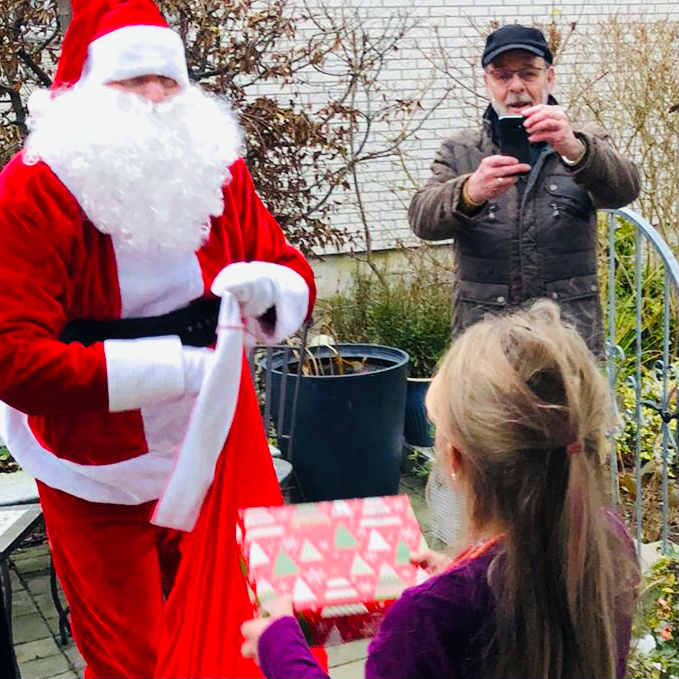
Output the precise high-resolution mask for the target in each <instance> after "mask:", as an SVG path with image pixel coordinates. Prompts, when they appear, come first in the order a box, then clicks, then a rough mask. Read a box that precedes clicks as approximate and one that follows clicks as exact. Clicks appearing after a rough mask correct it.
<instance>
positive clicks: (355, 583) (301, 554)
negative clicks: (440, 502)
mask: <svg viewBox="0 0 679 679" xmlns="http://www.w3.org/2000/svg"><path fill="white" fill-rule="evenodd" d="M237 530H238V541H239V544H240V547H241V555H242V559H243V568H244V572H245V574H246V577H247V580H248V583H249V586H250V588H251V594H252V597H253V601H255V602H256V603H257V604H258V605H261V606H264V607H265V608H266V602H267V601H269V600H271V599H273V598H275V597H277V596H280V595H284V594H288V595H290V596H292V599H293V602H294V605H295V610H296V612H297V615H298V618H299V619H300V622H301V623H302V627H303V629H304V631H305V634H306V636H307V640H308V641H309V643H311V644H312V645H328V644H332V643H340V642H345V641H352V640H354V639H360V638H365V637H369V636H372V635H374V633H375V631H376V630H377V626H378V625H379V621H380V619H381V617H382V615H383V614H384V612H385V610H386V609H387V608H388V606H389V605H390V604H391V603H393V602H394V601H395V600H396V599H397V598H398V597H399V596H400V594H401V592H402V591H403V590H404V589H405V588H407V587H411V586H413V585H416V584H419V583H420V582H422V581H423V580H425V579H426V577H427V575H426V573H425V572H424V571H423V570H422V569H420V568H416V567H415V566H413V565H412V564H411V563H410V553H411V551H418V550H421V549H426V547H427V545H426V542H425V541H424V538H423V537H422V534H421V532H420V527H419V524H418V522H417V518H416V517H415V513H414V512H413V509H412V507H411V505H410V500H409V498H408V496H407V495H396V496H388V497H374V498H361V499H355V500H334V501H330V502H316V503H308V504H298V505H283V506H277V507H253V508H250V509H245V510H243V511H242V512H241V514H240V525H239V526H238V529H237Z"/></svg>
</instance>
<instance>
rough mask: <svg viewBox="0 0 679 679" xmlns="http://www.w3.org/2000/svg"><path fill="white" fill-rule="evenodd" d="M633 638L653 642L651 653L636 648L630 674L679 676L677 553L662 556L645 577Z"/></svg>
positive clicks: (654, 678)
mask: <svg viewBox="0 0 679 679" xmlns="http://www.w3.org/2000/svg"><path fill="white" fill-rule="evenodd" d="M632 634H633V638H635V639H645V640H646V641H651V643H652V644H653V645H654V646H655V647H654V648H653V649H652V650H650V651H648V652H643V651H641V650H639V649H637V648H632V650H631V652H630V657H629V660H628V663H627V676H628V677H630V679H638V678H639V677H644V678H649V679H671V678H672V677H677V676H679V644H678V642H677V636H678V635H679V558H678V555H677V552H676V550H675V552H674V553H671V554H668V555H666V556H663V557H662V558H660V559H659V560H658V561H657V562H656V563H655V564H654V565H653V566H652V567H651V569H650V571H649V572H648V573H647V574H646V575H645V576H644V582H643V589H642V591H641V594H640V597H639V605H638V607H637V617H636V619H635V621H634V626H633V631H632Z"/></svg>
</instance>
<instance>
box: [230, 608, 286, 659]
mask: <svg viewBox="0 0 679 679" xmlns="http://www.w3.org/2000/svg"><path fill="white" fill-rule="evenodd" d="M293 614H294V613H293V608H292V598H291V597H289V596H282V597H279V598H278V599H274V600H273V601H270V602H269V603H267V605H266V608H265V610H262V611H260V614H259V617H257V618H255V619H254V620H248V621H247V622H244V623H243V624H242V625H241V628H240V633H241V634H242V635H243V637H244V638H245V641H244V642H243V645H242V646H241V649H240V650H241V653H242V654H243V657H244V658H254V660H255V662H256V663H257V664H259V639H260V637H261V636H262V634H264V630H265V629H266V628H267V627H268V626H269V625H270V624H271V623H272V622H273V621H274V620H277V619H278V618H285V617H286V616H289V615H293Z"/></svg>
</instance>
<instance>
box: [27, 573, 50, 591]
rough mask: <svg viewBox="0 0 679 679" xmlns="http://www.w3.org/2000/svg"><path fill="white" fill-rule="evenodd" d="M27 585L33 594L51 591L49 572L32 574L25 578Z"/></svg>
mask: <svg viewBox="0 0 679 679" xmlns="http://www.w3.org/2000/svg"><path fill="white" fill-rule="evenodd" d="M25 581H26V587H27V588H28V591H29V592H31V593H32V594H45V593H48V592H49V591H50V577H49V575H48V574H43V573H41V574H39V575H32V576H31V577H27V578H25Z"/></svg>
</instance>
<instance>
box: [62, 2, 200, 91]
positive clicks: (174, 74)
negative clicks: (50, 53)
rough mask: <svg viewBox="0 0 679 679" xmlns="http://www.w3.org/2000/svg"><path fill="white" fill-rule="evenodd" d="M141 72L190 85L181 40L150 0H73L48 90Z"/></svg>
mask: <svg viewBox="0 0 679 679" xmlns="http://www.w3.org/2000/svg"><path fill="white" fill-rule="evenodd" d="M140 75H160V76H166V77H168V78H173V79H174V80H176V81H177V83H179V85H180V86H182V87H187V86H188V85H189V75H188V70H187V68H186V57H185V54H184V46H183V44H182V41H181V38H180V37H179V35H178V34H177V33H175V32H174V31H173V30H172V29H171V28H170V27H169V26H168V25H167V22H166V21H165V19H164V18H163V17H162V15H161V14H160V11H159V10H158V8H157V7H156V5H155V4H154V3H153V0H73V20H72V22H71V24H70V26H69V27H68V31H67V32H66V35H65V37H64V43H63V47H62V50H61V58H60V59H59V65H58V67H57V73H56V76H55V78H54V83H53V84H52V89H58V88H62V87H70V86H71V85H74V84H75V83H77V82H87V83H96V84H101V85H103V84H105V83H108V82H112V81H114V80H125V79H126V78H134V77H136V76H140Z"/></svg>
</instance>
